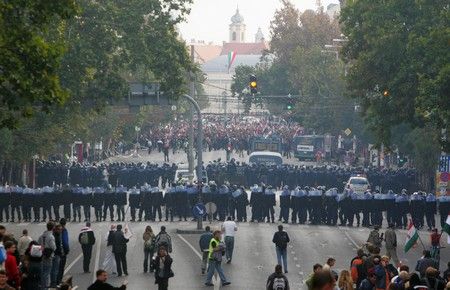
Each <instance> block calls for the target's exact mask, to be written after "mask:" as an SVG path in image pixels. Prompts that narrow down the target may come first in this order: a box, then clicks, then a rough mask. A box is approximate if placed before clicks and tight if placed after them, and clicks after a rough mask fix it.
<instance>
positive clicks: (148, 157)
mask: <svg viewBox="0 0 450 290" xmlns="http://www.w3.org/2000/svg"><path fill="white" fill-rule="evenodd" d="M202 157H203V162H204V164H208V163H209V162H210V161H214V160H217V159H219V158H220V159H221V160H222V161H225V160H226V152H225V150H215V151H211V152H210V151H204V152H203V156H202ZM231 158H234V159H235V160H236V161H239V162H246V163H248V155H247V153H245V152H244V156H239V154H237V153H235V152H233V153H232V154H231ZM148 161H149V162H152V163H157V164H163V163H164V155H163V153H162V152H158V150H153V151H152V153H151V154H148V152H147V151H144V150H140V151H139V153H138V155H137V156H136V155H135V154H133V153H132V152H130V153H128V154H124V155H118V156H113V157H110V158H108V159H105V160H104V162H106V163H113V162H126V163H130V162H134V163H137V162H148ZM181 162H183V163H187V155H186V153H185V152H184V151H181V150H180V151H178V152H176V153H175V154H173V153H172V150H170V153H169V163H175V164H177V163H181ZM195 162H196V161H195ZM283 163H285V164H293V165H307V166H311V165H315V164H316V162H311V161H299V160H298V159H296V158H294V157H292V158H286V157H283Z"/></svg>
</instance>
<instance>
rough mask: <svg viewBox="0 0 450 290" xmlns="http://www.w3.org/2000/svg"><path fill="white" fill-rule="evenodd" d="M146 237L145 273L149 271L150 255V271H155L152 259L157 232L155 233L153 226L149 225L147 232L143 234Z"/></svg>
mask: <svg viewBox="0 0 450 290" xmlns="http://www.w3.org/2000/svg"><path fill="white" fill-rule="evenodd" d="M142 238H143V239H144V273H147V271H148V265H149V257H150V273H153V267H152V265H151V260H152V257H153V254H154V253H155V238H156V237H155V234H154V233H153V230H152V227H151V226H147V227H146V228H145V232H144V234H143V236H142Z"/></svg>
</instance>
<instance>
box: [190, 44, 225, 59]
mask: <svg viewBox="0 0 450 290" xmlns="http://www.w3.org/2000/svg"><path fill="white" fill-rule="evenodd" d="M194 49H195V54H194V57H195V60H196V61H197V62H199V63H205V62H207V61H209V60H211V59H213V58H216V57H218V56H219V55H220V51H221V50H222V46H220V45H194Z"/></svg>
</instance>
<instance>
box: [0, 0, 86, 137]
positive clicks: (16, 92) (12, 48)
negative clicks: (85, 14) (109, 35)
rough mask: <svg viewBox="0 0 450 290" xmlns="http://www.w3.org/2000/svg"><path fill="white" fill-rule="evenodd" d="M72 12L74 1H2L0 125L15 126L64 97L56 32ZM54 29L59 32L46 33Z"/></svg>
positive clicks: (61, 49) (59, 38) (60, 40)
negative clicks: (22, 119) (59, 70)
mask: <svg viewBox="0 0 450 290" xmlns="http://www.w3.org/2000/svg"><path fill="white" fill-rule="evenodd" d="M76 11H77V6H76V1H73V0H61V1H50V2H49V1H45V0H36V1H26V0H17V1H2V2H1V3H0V106H1V109H0V128H3V127H7V128H14V127H17V125H18V122H19V120H20V119H21V117H22V116H25V117H29V116H31V115H32V114H33V113H34V112H35V111H36V109H37V108H40V109H42V110H44V111H48V110H49V107H51V106H52V105H54V104H62V103H64V101H65V100H66V99H67V96H68V95H67V92H66V91H65V90H64V89H63V88H62V87H61V86H60V83H59V77H58V68H59V65H60V61H61V57H62V55H63V53H64V50H65V41H64V37H63V35H62V34H61V33H60V32H61V30H62V29H63V28H64V23H65V20H67V19H69V18H71V17H72V16H73V15H75V13H76ZM52 27H56V30H57V32H59V33H56V34H51V35H50V34H49V33H48V32H49V30H50V29H51V28H52ZM36 106H38V107H36Z"/></svg>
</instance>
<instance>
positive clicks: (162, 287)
mask: <svg viewBox="0 0 450 290" xmlns="http://www.w3.org/2000/svg"><path fill="white" fill-rule="evenodd" d="M153 268H154V269H155V284H158V290H167V289H169V278H172V277H173V276H174V273H173V271H172V258H171V257H170V255H169V254H168V253H167V250H166V248H165V247H164V246H161V247H160V248H159V249H158V255H157V256H156V258H155V260H154V261H153Z"/></svg>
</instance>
